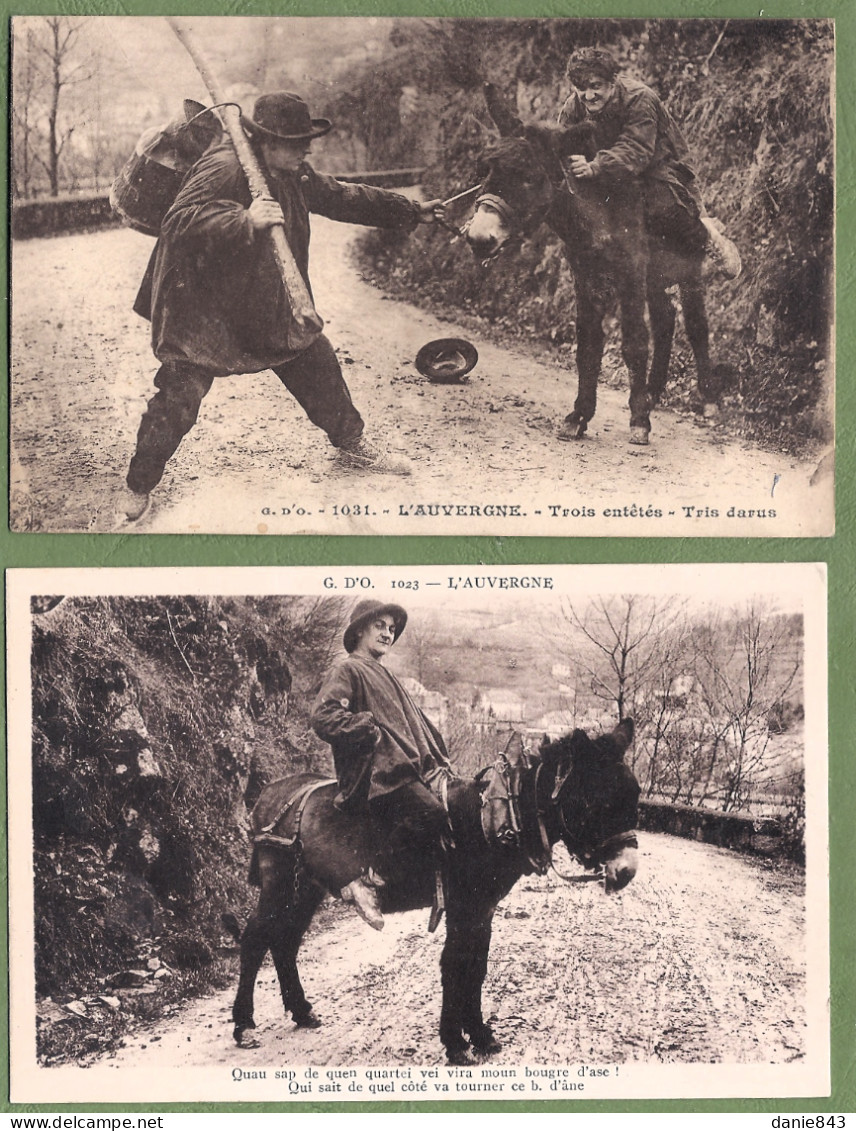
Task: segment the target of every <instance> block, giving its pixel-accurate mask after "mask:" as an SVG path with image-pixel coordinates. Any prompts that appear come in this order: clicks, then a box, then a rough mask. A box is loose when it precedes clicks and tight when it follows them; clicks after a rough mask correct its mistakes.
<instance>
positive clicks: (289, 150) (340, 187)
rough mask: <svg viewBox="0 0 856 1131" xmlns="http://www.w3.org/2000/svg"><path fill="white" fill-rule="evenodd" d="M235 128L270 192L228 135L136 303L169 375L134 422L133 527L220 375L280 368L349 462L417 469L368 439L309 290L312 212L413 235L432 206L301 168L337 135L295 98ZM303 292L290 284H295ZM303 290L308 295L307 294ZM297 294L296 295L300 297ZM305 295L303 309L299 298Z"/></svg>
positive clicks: (207, 157) (190, 191) (171, 225)
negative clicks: (285, 256)
mask: <svg viewBox="0 0 856 1131" xmlns="http://www.w3.org/2000/svg"><path fill="white" fill-rule="evenodd" d="M240 122H241V127H242V129H243V132H244V134H245V135H246V136H247V138H248V139H249V143H250V146H251V149H252V152H253V154H254V156H255V158H256V159H258V161H259V164H260V165H261V168H262V172H263V173H264V174H265V180H266V181H267V186H268V191H269V193H270V195H269V196H264V195H261V196H260V195H255V197H254V195H253V193H252V192H251V188H250V185H249V184H248V179H247V174H246V173H245V171H244V169H243V168H242V163H241V162H240V161H239V157H238V155H237V154H236V146H235V145H233V144H232V142H231V141H229V140H224V141H223V143H222V144H219V145H215V146H213V147H212V148H210V149H209V150H208V151H207V152H206V153H205V154H204V155H203V156H202V158H201V159H200V160H199V161H198V162H197V163H196V165H194V166H193V168H192V169H191V171H190V172H189V173H188V175H187V177H186V178H185V180H184V182H183V183H182V186H181V188H180V190H179V192H178V195H177V197H176V199H175V201H174V203H173V205H172V207H171V208H170V209H169V211H168V212H167V214H166V217H165V219H164V222H163V225H162V227H161V232H160V236H159V238H158V242H157V245H156V247H155V251H154V253H153V255H152V259H151V261H150V263H149V268H148V270H147V272H146V276H145V278H144V280H143V284H142V286H141V288H140V293H139V295H138V296H137V301H136V303H135V306H134V309H135V311H136V312H137V313H138V314H141V315H142V316H143V317H145V318H149V319H150V320H151V323H152V345H153V349H154V352H155V356H156V357H157V358H158V360H159V361H160V362H161V368H160V370H159V371H158V373H157V375H156V376H155V386H156V388H157V390H158V391H157V392H156V393H155V395H154V396H153V397H152V398H151V400H150V401H149V403H148V407H147V409H146V411H145V413H144V415H143V418H142V421H141V422H140V428H139V432H138V435H137V445H136V451H135V452H134V455H133V458H132V459H131V464H130V468H129V471H128V476H127V492H126V496H125V498H124V499H123V502H122V504H121V507H120V518H123V519H124V521H125V522H128V523H133V522H136V521H138V520H139V519H140V518H141V517H142V516H143V514H144V513H145V512H146V510H147V509H148V505H149V498H150V494H151V492H152V491H153V490H154V488H155V487H156V486H157V484H158V483H159V482H160V480H161V477H162V475H163V472H164V468H165V465H166V463H167V461H168V460H169V459H170V457H171V456H172V455H173V453H174V452H175V451H176V449H177V448H178V446H179V444H180V443H181V440H182V438H183V437H184V436H185V435H186V434H187V432H189V431H190V429H191V428H192V427H193V425H194V424H195V422H196V418H197V415H198V412H199V408H200V405H201V403H202V399H203V397H204V396H205V394H206V393H207V392H208V391H209V389H210V388H211V385H212V383H213V381H214V378H215V377H221V376H229V375H231V374H238V373H255V372H260V371H261V370H265V369H272V370H273V371H274V373H275V374H276V375H277V377H278V378H279V379H280V381H282V383H283V385H285V387H286V388H287V389H288V390H289V392H290V393H291V394H292V395H293V396H294V397H295V399H296V400H297V401H298V403H299V404H300V405H301V407H302V408H303V410H304V411H305V412H306V415H307V416H308V417H309V419H310V420H311V421H312V422H313V423H314V424H316V425H318V427H319V428H322V429H323V430H324V431H325V432H326V433H327V436H328V437H329V439H330V442H331V443H332V444H333V445H334V447H336V448H337V449H338V456H337V459H338V461H339V462H340V464H341V465H342V466H344V467H346V468H365V469H369V470H373V471H376V472H387V473H390V474H398V475H407V474H409V473H410V468H409V465H408V464H407V463H406V462H404V461H398V460H394V459H392V458H390V457H389V456H387V455H385V454H384V453H382V452H380V451H379V450H377V449H376V448H375V447H374V446H373V445H372V444H370V443H369V441H368V440H367V439H366V438H365V437H364V435H363V427H364V426H363V420H362V417H361V416H360V414H359V413H358V412H357V410H356V408H355V407H354V405H353V403H352V401H351V397H350V393H349V392H348V388H347V386H346V384H345V381H344V378H343V376H342V370H341V367H340V365H339V361H338V359H337V357H336V354H335V352H334V350H333V347H332V345H331V344H330V342H329V341H328V339H327V338H326V336H325V335H324V334H323V332H322V323H321V320H320V318H318V316H317V314H316V313H315V311H314V307H313V306H312V301H311V291H310V287H309V270H308V268H309V234H310V232H309V213H310V212H316V213H318V214H319V215H322V216H327V217H329V218H330V219H333V220H341V221H344V222H346V223H353V224H367V225H370V226H372V227H381V228H391V229H396V230H399V231H408V232H409V231H412V230H413V229H414V228H415V227H416V225H417V224H419V223H420V222H422V223H430V222H432V221H433V220H434V219H435V209H436V208H437V207H438V205H439V201H430V202H428V203H426V204H419V203H418V202H415V201H411V200H408V199H407V198H406V197H404V196H401V195H399V194H398V193H393V192H388V191H386V190H384V189H378V188H371V187H369V186H367V185H355V184H345V183H343V182H340V181H337V180H335V178H333V177H330V176H325V175H323V174H320V173H317V172H316V171H315V170H314V169H313V168H312V167H311V166H310V165H308V164H307V163H306V160H305V158H306V155H307V154H308V152H309V149H310V146H311V143H312V140H313V139H314V138H316V137H321V136H322V135H323V134H325V133H327V132H328V131H329V130H330V129H331V128H332V127H331V123H330V122H328V121H327V120H326V119H323V118H322V119H317V118H316V119H313V118H311V117H310V114H309V109H308V107H307V105H306V103H305V102H304V101H303V99H302V98H300V97H299V96H298V95H296V94H292V93H290V92H286V91H279V92H277V93H273V94H267V95H263V96H261V97H260V98H259V99H258V100H257V101H256V103H255V107H254V109H253V112H252V114H251V115H249V116H246V115H242V116H241V119H240ZM277 229H279V232H280V233H281V232H282V231H283V230H284V234H285V238H286V241H287V247H286V248H285V251H286V252H287V253H290V257H291V258H293V264H292V267H293V266H294V265H295V264H296V268H297V272H299V275H298V276H297V277H296V278H293V279H292V280H289V278H288V274H287V272H284V271H283V267H282V263H281V258H280V256H279V254H278V252H277V246H276V242H275V241H274V240H272V239H271V238H270V232H271V230H274V231H276V230H277ZM295 284H296V285H295ZM301 284H303V286H305V290H304V289H303V286H301ZM300 292H302V297H301V296H300ZM298 297H299V301H298Z"/></svg>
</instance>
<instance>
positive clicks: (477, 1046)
mask: <svg viewBox="0 0 856 1131" xmlns="http://www.w3.org/2000/svg"><path fill="white" fill-rule="evenodd" d="M473 1049H474V1050H475V1051H476V1052H480V1053H481V1054H482V1055H483V1056H492V1055H493V1054H494V1053H495V1052H502V1044H501V1043H500V1042H499V1041H498V1040H497V1039H496V1037H495V1036H494V1035H493V1033H488V1035H487V1036H486V1037H483V1038H481V1039H480V1040H473Z"/></svg>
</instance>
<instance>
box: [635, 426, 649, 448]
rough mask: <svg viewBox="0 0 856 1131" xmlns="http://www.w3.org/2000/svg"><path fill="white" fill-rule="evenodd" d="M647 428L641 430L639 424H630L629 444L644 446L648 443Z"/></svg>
mask: <svg viewBox="0 0 856 1131" xmlns="http://www.w3.org/2000/svg"><path fill="white" fill-rule="evenodd" d="M649 433H650V429H649V428H643V427H642V425H641V424H631V426H630V443H631V444H639V445H642V446H644V445H645V444H647V443H648V435H649Z"/></svg>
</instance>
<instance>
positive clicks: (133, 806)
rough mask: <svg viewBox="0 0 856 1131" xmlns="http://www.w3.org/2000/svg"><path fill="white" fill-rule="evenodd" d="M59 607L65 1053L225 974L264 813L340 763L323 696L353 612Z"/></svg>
mask: <svg viewBox="0 0 856 1131" xmlns="http://www.w3.org/2000/svg"><path fill="white" fill-rule="evenodd" d="M54 602H55V599H45V600H41V599H40V600H38V601H36V602H34V616H33V621H34V639H33V667H32V670H33V829H34V849H35V853H34V876H35V904H36V955H35V961H36V988H37V993H38V996H39V999H40V1002H41V1006H40V1018H41V1020H42V1022H43V1024H42V1025H41V1026H40V1029H41V1034H42V1038H43V1041H42V1052H43V1054H44V1055H45V1056H47V1057H51V1056H52V1055H62V1054H63V1053H64V1052H67V1051H69V1050H79V1049H81V1048H83V1049H85V1048H86V1047H87V1043H89V1045H90V1046H91V1047H101V1046H103V1044H104V1043H105V1042H106V1043H109V1042H110V1041H111V1040H114V1039H115V1038H116V1035H117V1033H119V1032H121V1030H122V1028H123V1026H124V1024H125V1023H126V1021H127V1019H128V1016H129V1015H132V1014H134V1013H140V1012H146V1011H151V1010H154V1009H158V1008H161V1007H163V1006H164V1005H165V1004H166V1003H168V1002H169V1000H171V999H176V998H179V997H183V996H185V995H186V994H188V993H192V992H194V991H195V989H197V988H198V987H201V986H204V985H206V984H208V983H210V982H211V981H216V980H217V979H218V978H219V977H220V976H222V973H223V971H222V968H221V966H220V964H219V961H218V954H219V951H220V948H221V947H222V945H223V943H224V938H223V929H222V924H221V918H220V917H221V914H222V913H223V912H225V911H233V912H237V913H238V914H239V915H240V914H242V913H243V912H245V911H246V910H247V909H248V906H249V904H250V902H251V899H252V892H251V889H250V888H249V887H248V885H247V882H246V875H247V864H248V859H249V848H248V841H247V838H246V829H247V815H248V811H249V808H250V807H251V806H252V804H253V802H254V801H255V799H256V797H257V796H258V792H259V790H260V789H261V787H262V785H263V784H264V783H265V782H266V781H268V780H271V779H273V778H274V777H278V776H282V774H283V773H285V772H288V771H289V770H292V769H295V768H297V769H306V768H312V769H324V770H329V768H330V763H329V751H328V748H327V747H326V746H324V745H323V744H321V743H320V742H319V741H318V740H317V739H316V738H315V736H314V735H313V734H312V733H311V731H310V730H309V727H308V722H307V718H308V705H309V703H310V702H311V697H312V695H313V693H314V690H315V683H316V682H317V680H318V677H319V675H320V673H321V672H322V671H323V670H324V668H325V667H326V665H327V664H328V662H329V660H330V658H331V656H332V654H333V653H334V652H335V651H336V650H337V649H338V648H339V647H340V644H339V642H340V639H341V635H340V633H341V629H340V620H341V616H342V611H343V610H342V607H341V605H340V603H339V602H337V601H335V600H333V601H331V600H327V601H325V602H323V603H320V602H316V601H313V600H311V599H303V598H275V597H266V598H259V599H253V598H234V599H232V598H206V597H170V598H140V599H131V598H74V599H71V598H69V599H66V600H64V601H61V602H60V603H59V604H57V605H55V607H52V606H54ZM40 610H46V611H40ZM93 1042H94V1044H93Z"/></svg>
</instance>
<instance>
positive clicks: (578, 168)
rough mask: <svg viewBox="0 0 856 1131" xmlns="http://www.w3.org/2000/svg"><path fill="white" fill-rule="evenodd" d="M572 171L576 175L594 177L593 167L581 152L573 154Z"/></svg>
mask: <svg viewBox="0 0 856 1131" xmlns="http://www.w3.org/2000/svg"><path fill="white" fill-rule="evenodd" d="M571 172H572V173H573V174H574V176H575V177H593V176H594V173H593V172H592V167H591V165H589V163H588V161H586V159H585V157H581V156H580V154H579V153H573V154H572V155H571Z"/></svg>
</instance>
